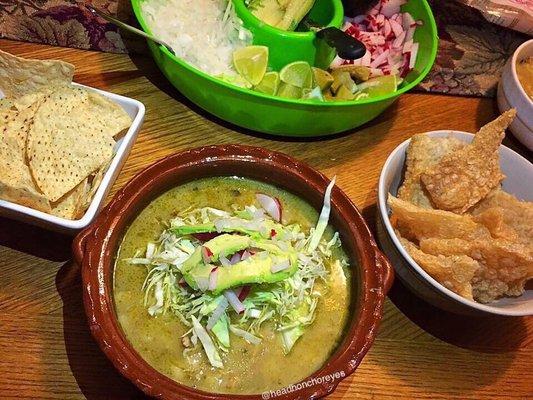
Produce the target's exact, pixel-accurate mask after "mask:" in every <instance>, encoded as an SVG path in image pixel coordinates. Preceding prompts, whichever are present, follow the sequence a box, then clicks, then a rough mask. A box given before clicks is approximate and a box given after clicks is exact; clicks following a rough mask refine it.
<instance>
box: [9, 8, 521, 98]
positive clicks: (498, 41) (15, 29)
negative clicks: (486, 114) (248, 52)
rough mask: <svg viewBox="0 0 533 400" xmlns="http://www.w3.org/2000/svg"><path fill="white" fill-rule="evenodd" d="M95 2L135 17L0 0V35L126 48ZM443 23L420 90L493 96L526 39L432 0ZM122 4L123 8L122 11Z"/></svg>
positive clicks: (94, 47)
mask: <svg viewBox="0 0 533 400" xmlns="http://www.w3.org/2000/svg"><path fill="white" fill-rule="evenodd" d="M83 3H91V4H92V5H93V6H95V7H97V8H100V9H101V10H103V11H106V12H108V13H110V14H114V15H116V14H117V9H118V8H119V6H124V7H120V17H121V18H123V19H124V18H125V19H128V18H130V19H131V11H129V10H130V7H129V1H128V0H107V1H106V0H89V1H85V2H84V1H76V0H0V37H5V38H9V39H16V40H23V41H30V42H36V43H48V44H52V45H57V46H64V47H75V48H81V49H90V50H100V51H107V52H117V53H122V52H126V51H127V50H126V47H125V46H124V43H123V41H122V39H121V37H120V35H119V33H118V30H117V29H116V28H115V27H114V26H113V25H112V24H109V23H107V22H106V21H105V20H103V19H101V18H97V17H95V16H93V15H92V14H91V13H90V12H89V11H87V10H86V9H85V8H84V7H83ZM430 3H431V5H432V8H433V12H434V14H435V17H436V19H437V23H438V27H439V36H440V43H439V54H438V56H437V62H436V63H435V66H434V68H433V70H432V71H431V73H430V74H429V76H428V77H427V78H426V80H425V81H424V82H423V83H422V84H421V85H420V86H419V87H418V89H419V90H421V91H427V92H436V93H448V94H453V95H471V96H487V97H490V96H494V94H495V87H496V84H497V82H498V80H499V78H500V74H501V69H502V68H503V65H504V64H505V62H506V60H507V59H508V58H509V57H510V55H511V54H512V53H513V51H514V50H515V49H516V47H518V46H519V45H520V44H521V43H522V42H523V41H525V40H527V37H526V36H525V35H523V34H520V33H518V32H515V31H512V30H508V29H505V28H501V27H499V26H496V25H492V24H491V23H489V22H487V21H486V20H485V19H484V18H483V16H482V15H481V14H480V13H479V12H478V11H476V10H474V9H472V8H470V7H467V6H464V5H462V4H459V3H456V2H454V1H452V0H430ZM122 8H124V9H125V10H124V11H123V10H122Z"/></svg>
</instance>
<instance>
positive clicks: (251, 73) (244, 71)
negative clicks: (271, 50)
mask: <svg viewBox="0 0 533 400" xmlns="http://www.w3.org/2000/svg"><path fill="white" fill-rule="evenodd" d="M233 65H234V66H235V69H236V70H237V72H238V73H239V74H240V75H241V76H242V77H243V78H244V79H246V80H247V81H248V82H250V83H251V84H252V85H257V84H259V82H261V80H262V79H263V76H265V72H266V69H267V65H268V47H266V46H247V47H242V48H240V49H237V50H235V51H234V52H233Z"/></svg>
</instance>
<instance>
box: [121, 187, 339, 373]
mask: <svg viewBox="0 0 533 400" xmlns="http://www.w3.org/2000/svg"><path fill="white" fill-rule="evenodd" d="M334 183H335V180H334V179H333V181H332V182H331V184H330V185H329V186H328V188H327V190H326V193H325V196H324V206H323V208H322V212H321V213H320V217H319V219H318V222H317V225H316V227H315V228H311V229H310V230H309V232H308V233H305V232H303V231H302V228H301V226H300V225H298V224H291V225H282V224H280V223H277V222H275V221H273V220H272V219H271V218H270V217H269V216H268V215H267V214H266V213H265V212H263V210H262V209H261V208H258V207H256V206H255V205H249V206H246V207H244V208H242V209H241V208H237V207H234V209H233V210H231V211H230V212H228V211H224V210H219V209H215V208H211V207H204V208H199V209H194V210H192V209H186V210H184V211H182V212H181V213H180V215H179V216H178V217H176V218H174V219H172V220H171V221H169V223H168V226H167V228H166V229H165V230H164V231H163V233H162V234H161V235H160V237H159V239H158V240H157V241H156V242H155V243H147V245H146V249H145V250H144V254H143V251H138V252H137V253H136V254H135V256H134V257H132V258H129V259H126V261H128V262H129V263H130V264H132V267H135V268H139V266H145V268H147V276H146V279H145V282H144V284H143V286H142V290H143V291H144V305H145V306H146V308H147V311H148V313H149V314H150V315H151V316H157V315H161V314H165V313H172V314H173V315H175V316H176V317H177V318H179V319H180V321H181V322H182V323H183V324H184V325H185V326H187V327H190V328H191V329H189V331H188V332H187V333H186V334H185V335H184V336H185V337H187V338H188V340H187V342H190V343H191V344H192V345H193V346H196V345H197V344H198V342H199V344H201V346H202V348H203V351H204V353H205V354H206V356H207V358H208V360H209V362H210V363H211V365H213V366H214V367H216V368H222V367H223V361H222V357H221V356H220V353H221V352H222V353H226V352H227V351H228V349H229V348H230V343H231V334H233V335H235V336H238V337H241V338H243V339H244V340H246V341H247V342H248V343H250V344H258V343H260V342H261V327H262V326H263V324H265V323H269V324H273V328H274V329H275V330H276V331H277V332H279V336H280V343H281V345H282V346H283V349H284V351H285V353H289V352H290V351H291V349H292V348H293V346H294V345H295V343H296V342H297V340H298V339H299V338H300V337H301V336H302V335H304V334H305V330H306V327H307V326H309V325H311V324H312V323H313V321H314V319H315V314H316V308H317V305H318V302H319V301H320V298H321V296H322V293H321V291H320V290H318V289H317V287H316V283H317V282H319V281H321V282H323V283H324V285H325V286H322V287H326V289H325V290H327V278H328V276H329V271H330V269H331V266H332V265H333V264H334V263H341V265H342V266H347V265H348V264H347V261H346V260H344V259H337V258H335V256H334V252H333V249H335V248H337V247H340V246H341V242H340V239H339V234H338V233H334V235H333V236H332V237H331V239H329V240H326V239H325V238H324V232H325V230H326V227H327V225H328V219H329V214H330V208H331V204H330V203H331V202H330V196H331V190H332V187H333V185H334ZM228 220H231V221H233V222H232V226H231V229H236V230H237V232H238V233H240V234H244V235H249V236H250V237H251V243H252V246H251V248H250V249H249V250H250V251H251V252H253V251H254V250H255V251H256V252H257V251H258V250H257V249H254V248H253V246H254V245H257V246H259V242H260V241H261V240H262V242H261V243H262V246H264V247H265V246H266V247H269V248H272V249H273V250H275V251H276V252H280V253H283V252H284V251H288V250H289V249H291V251H292V250H294V251H296V252H297V254H298V256H297V269H296V271H295V272H294V274H292V275H291V276H289V277H287V278H286V279H283V280H281V281H278V282H275V283H264V284H251V285H246V286H248V287H246V288H245V287H237V288H233V289H232V290H233V291H234V292H235V294H236V295H237V296H239V295H240V293H241V291H246V293H247V295H246V296H243V298H240V299H239V300H240V302H242V305H243V306H244V311H243V312H241V313H240V314H238V313H237V312H236V311H235V308H234V307H232V306H230V305H229V303H228V300H227V298H226V297H225V296H224V294H219V295H214V294H213V293H212V292H210V291H209V290H205V291H202V290H200V289H196V290H195V289H193V288H192V287H190V286H189V285H187V284H186V283H185V281H184V279H183V274H182V272H183V273H185V272H184V271H183V270H182V268H183V264H184V262H185V261H186V260H188V259H189V257H190V256H191V255H192V254H193V253H194V252H195V249H196V248H197V247H198V246H201V245H202V243H203V242H201V241H200V240H199V239H197V238H195V235H194V234H188V235H179V234H176V233H175V232H176V231H177V230H178V229H176V228H178V227H184V226H185V227H187V226H193V225H194V226H198V225H204V224H209V226H213V225H214V226H215V227H216V226H220V224H221V221H222V222H224V221H228ZM245 228H246V229H245ZM217 231H218V229H217ZM271 232H275V234H274V235H273V236H272V237H270V238H269V239H268V240H266V239H264V238H265V236H268V235H270V233H271ZM213 234H215V235H216V232H214V233H213ZM276 249H277V250H276ZM246 251H248V250H246ZM263 253H264V255H265V256H267V251H259V252H258V253H256V254H257V257H262V256H263ZM274 257H275V256H274ZM237 258H239V257H237ZM230 259H232V254H225V255H224V256H223V261H222V262H223V263H224V265H222V263H221V265H219V268H232V265H227V263H228V261H229V260H230ZM226 294H227V293H226ZM239 307H240V306H239ZM240 308H242V307H240ZM190 351H191V348H185V350H184V354H185V353H189V352H190Z"/></svg>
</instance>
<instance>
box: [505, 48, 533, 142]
mask: <svg viewBox="0 0 533 400" xmlns="http://www.w3.org/2000/svg"><path fill="white" fill-rule="evenodd" d="M532 56H533V39H531V40H528V41H527V42H524V43H522V45H521V46H520V47H518V48H517V49H516V51H515V52H514V54H513V56H512V57H511V58H510V59H509V60H508V61H507V64H505V67H504V69H503V72H502V78H501V80H500V82H499V84H498V108H499V109H500V111H501V112H504V111H507V110H508V109H510V108H516V111H517V116H516V118H515V120H514V121H513V123H512V124H511V126H510V127H509V129H510V130H511V132H512V133H513V135H514V136H515V137H516V138H517V139H518V140H519V141H520V142H521V143H522V144H523V145H524V146H526V147H527V148H528V149H529V150H532V151H533V101H532V100H531V98H529V97H528V95H527V94H526V92H525V91H524V88H523V87H522V85H521V84H520V82H519V81H518V76H517V75H516V62H517V61H520V60H523V59H524V58H526V57H532Z"/></svg>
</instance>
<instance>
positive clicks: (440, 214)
mask: <svg viewBox="0 0 533 400" xmlns="http://www.w3.org/2000/svg"><path fill="white" fill-rule="evenodd" d="M389 206H390V208H391V209H392V212H393V214H394V216H395V218H397V221H398V222H397V227H398V229H399V230H400V231H401V232H402V235H403V236H405V237H406V238H408V239H416V240H421V239H424V238H431V237H436V238H441V239H448V238H462V239H467V240H473V239H479V238H490V233H489V231H488V229H487V228H485V227H484V226H483V225H481V224H478V223H476V222H475V221H474V220H473V218H472V216H470V215H458V214H455V213H452V212H449V211H442V210H429V209H426V208H421V207H418V206H415V205H413V204H411V203H408V202H407V201H404V200H400V199H397V198H395V197H394V196H391V195H389Z"/></svg>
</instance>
